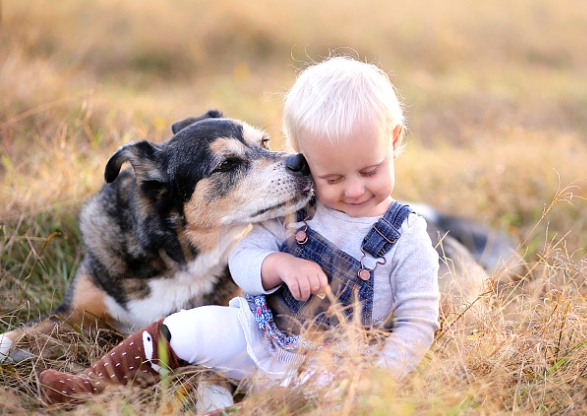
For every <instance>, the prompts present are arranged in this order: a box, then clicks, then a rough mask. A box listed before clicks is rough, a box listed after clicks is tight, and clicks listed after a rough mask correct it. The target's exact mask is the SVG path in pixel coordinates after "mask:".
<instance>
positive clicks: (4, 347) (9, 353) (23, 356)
mask: <svg viewBox="0 0 587 416" xmlns="http://www.w3.org/2000/svg"><path fill="white" fill-rule="evenodd" d="M13 344H14V342H13V341H12V339H10V338H9V337H8V335H7V334H1V335H0V365H1V364H7V363H14V362H19V361H24V360H28V359H30V358H33V357H35V355H34V354H33V353H31V352H30V351H29V350H26V349H13V348H12V346H13Z"/></svg>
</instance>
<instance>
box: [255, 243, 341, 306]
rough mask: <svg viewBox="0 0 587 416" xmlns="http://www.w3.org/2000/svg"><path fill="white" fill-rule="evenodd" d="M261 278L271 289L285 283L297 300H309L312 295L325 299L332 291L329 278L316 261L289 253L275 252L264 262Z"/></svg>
mask: <svg viewBox="0 0 587 416" xmlns="http://www.w3.org/2000/svg"><path fill="white" fill-rule="evenodd" d="M261 278H262V280H263V286H264V287H265V289H267V290H269V289H271V288H273V287H275V286H277V285H279V284H281V283H285V284H286V285H287V287H288V288H289V290H290V292H291V294H292V295H293V297H294V298H295V299H296V300H303V301H307V300H308V299H309V298H310V295H317V296H319V297H320V298H322V299H324V297H325V296H326V294H328V293H330V286H329V285H328V278H327V277H326V274H324V271H323V270H322V268H321V267H320V266H319V265H318V264H317V263H315V262H313V261H310V260H304V259H300V258H297V257H294V256H292V255H291V254H288V253H273V254H270V255H269V256H267V258H266V259H265V261H264V262H263V266H262V271H261Z"/></svg>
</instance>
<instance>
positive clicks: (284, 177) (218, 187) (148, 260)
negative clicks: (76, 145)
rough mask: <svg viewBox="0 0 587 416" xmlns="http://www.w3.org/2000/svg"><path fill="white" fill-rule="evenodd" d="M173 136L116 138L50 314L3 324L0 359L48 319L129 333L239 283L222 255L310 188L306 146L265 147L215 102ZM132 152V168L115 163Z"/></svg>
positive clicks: (41, 330)
mask: <svg viewBox="0 0 587 416" xmlns="http://www.w3.org/2000/svg"><path fill="white" fill-rule="evenodd" d="M172 130H173V133H174V136H173V137H172V138H171V139H170V140H169V141H167V142H165V143H163V144H161V145H156V144H153V143H150V142H147V141H142V142H139V143H136V144H131V145H127V146H124V147H122V148H120V149H119V150H118V151H117V152H116V153H114V155H113V156H112V157H111V158H110V160H109V161H108V163H107V165H106V169H105V174H104V175H105V179H106V182H107V184H106V185H105V186H104V187H103V188H102V190H101V191H100V192H99V193H98V194H97V195H95V196H94V197H93V198H91V199H90V200H89V201H88V203H87V204H86V205H85V206H84V208H83V210H82V212H81V224H80V228H81V231H82V235H83V242H84V245H85V251H86V252H85V258H84V260H83V262H82V264H81V266H80V268H79V270H78V271H77V274H76V276H75V279H74V280H73V282H72V284H71V286H70V288H69V290H68V292H67V294H66V295H65V298H64V299H63V301H62V302H61V304H60V305H59V306H58V307H57V308H56V309H55V311H54V312H53V313H52V314H51V316H49V317H47V318H46V319H43V320H41V321H39V322H36V323H29V324H26V325H24V326H22V327H20V328H17V329H15V330H13V331H11V332H7V333H5V334H3V335H0V361H2V359H3V358H5V357H6V356H10V355H11V354H12V357H13V358H15V359H18V358H19V356H20V357H22V355H23V353H22V351H21V352H20V353H19V350H18V348H16V347H17V345H18V344H19V341H20V340H21V339H23V338H26V336H27V335H35V334H50V333H52V331H54V329H55V327H56V323H58V322H67V323H68V324H69V325H72V326H74V327H82V328H91V327H96V322H97V321H96V320H98V324H99V325H109V326H112V327H114V328H116V329H118V330H119V331H121V332H122V333H130V332H132V331H134V330H136V329H138V328H141V327H143V326H145V325H147V324H149V323H151V322H152V321H155V320H157V319H159V318H161V317H164V316H167V315H169V314H171V313H173V312H177V311H179V310H180V309H188V308H193V307H196V306H200V305H205V304H223V303H225V302H226V301H227V299H229V298H230V296H231V295H232V294H234V293H235V292H236V290H237V287H236V285H235V284H234V282H233V281H232V279H231V278H230V274H229V271H228V267H227V258H228V255H229V253H230V251H231V250H232V248H233V247H234V246H235V244H236V243H237V242H238V239H239V238H240V237H241V236H242V235H243V234H244V233H245V232H246V231H247V229H248V227H249V224H250V223H254V222H258V221H263V220H266V219H269V218H273V217H277V216H282V215H286V214H288V213H290V212H295V210H297V209H299V208H301V207H302V206H304V205H305V204H307V202H308V200H309V199H310V198H311V197H312V195H313V187H312V181H311V177H310V175H309V170H308V168H307V165H306V164H305V160H304V159H303V157H301V156H299V155H291V154H287V153H279V152H272V151H270V150H268V149H267V148H266V145H267V141H268V138H267V136H266V135H265V133H264V132H262V131H260V130H257V129H255V128H253V127H251V126H249V125H247V124H246V123H243V122H240V121H236V120H231V119H228V118H224V117H223V116H222V114H221V113H219V112H217V111H209V112H208V113H206V114H204V115H202V116H200V117H197V118H189V119H186V120H183V121H180V122H177V123H175V124H174V125H173V126H172ZM125 162H129V163H130V165H131V169H127V170H124V171H123V172H120V170H121V167H122V165H123V164H124V163H125Z"/></svg>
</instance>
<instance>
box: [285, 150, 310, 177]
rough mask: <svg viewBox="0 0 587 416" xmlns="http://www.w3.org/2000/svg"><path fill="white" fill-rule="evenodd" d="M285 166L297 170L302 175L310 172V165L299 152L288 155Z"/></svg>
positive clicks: (293, 170)
mask: <svg viewBox="0 0 587 416" xmlns="http://www.w3.org/2000/svg"><path fill="white" fill-rule="evenodd" d="M285 166H286V167H287V168H288V169H289V170H291V171H292V172H299V173H301V174H302V175H309V174H310V167H309V166H308V163H307V162H306V158H305V157H304V155H303V154H301V153H298V154H295V155H293V156H290V157H288V158H287V161H286V162H285Z"/></svg>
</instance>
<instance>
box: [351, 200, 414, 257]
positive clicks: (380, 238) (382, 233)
mask: <svg viewBox="0 0 587 416" xmlns="http://www.w3.org/2000/svg"><path fill="white" fill-rule="evenodd" d="M410 212H412V211H411V209H410V207H409V206H408V205H403V204H400V203H399V202H397V201H394V202H393V204H391V206H390V207H389V208H388V209H387V211H386V212H385V215H384V216H383V217H381V218H380V219H379V221H377V222H376V223H375V224H373V227H372V228H371V230H370V231H369V233H368V234H367V235H366V236H365V238H364V239H363V246H362V247H363V250H365V252H366V253H369V254H370V255H371V256H373V257H384V256H385V254H386V253H387V252H388V251H389V250H390V249H391V246H393V244H395V242H396V241H397V240H398V239H399V238H400V236H401V234H400V231H399V229H400V228H401V225H402V224H403V222H404V221H405V220H406V218H407V217H408V215H410Z"/></svg>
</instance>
